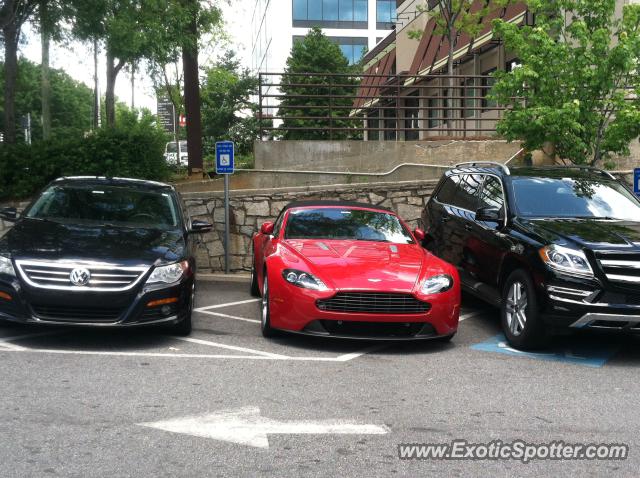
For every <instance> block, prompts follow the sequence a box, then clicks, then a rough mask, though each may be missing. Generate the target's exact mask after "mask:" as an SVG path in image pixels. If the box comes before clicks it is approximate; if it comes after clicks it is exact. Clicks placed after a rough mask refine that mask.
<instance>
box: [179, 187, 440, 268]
mask: <svg viewBox="0 0 640 478" xmlns="http://www.w3.org/2000/svg"><path fill="white" fill-rule="evenodd" d="M435 184H436V181H406V182H398V183H378V184H368V185H338V186H324V187H305V188H288V189H271V190H265V191H232V192H231V199H230V203H229V204H230V223H231V233H230V253H231V261H230V269H231V271H232V272H240V271H249V270H250V269H251V260H252V258H251V238H252V236H253V234H254V233H255V232H256V231H257V230H258V228H259V227H260V225H261V224H262V223H263V222H265V221H273V220H275V218H276V216H277V215H278V213H279V212H280V210H281V209H282V208H283V207H284V206H285V205H286V204H288V203H289V202H291V201H304V200H320V199H322V200H324V199H329V200H343V201H360V202H364V203H368V204H374V205H379V206H384V207H388V208H390V209H392V210H394V211H396V212H397V213H398V214H399V215H400V216H401V217H402V218H403V219H405V220H406V221H407V222H408V224H409V225H410V226H411V227H412V228H413V227H417V226H418V220H419V219H420V215H421V214H422V209H423V207H424V205H425V204H426V202H427V200H428V199H429V197H430V196H431V193H432V191H433V188H434V187H435ZM183 197H184V200H185V203H186V205H187V209H188V212H189V214H190V215H191V217H193V218H194V219H202V220H206V221H210V222H212V223H213V224H214V230H213V231H212V232H211V233H208V234H204V235H203V236H202V242H201V243H200V245H199V247H198V253H197V260H198V267H199V268H200V270H204V271H222V270H223V269H224V247H223V239H224V205H223V195H222V194H221V193H219V192H210V193H187V194H184V195H183Z"/></svg>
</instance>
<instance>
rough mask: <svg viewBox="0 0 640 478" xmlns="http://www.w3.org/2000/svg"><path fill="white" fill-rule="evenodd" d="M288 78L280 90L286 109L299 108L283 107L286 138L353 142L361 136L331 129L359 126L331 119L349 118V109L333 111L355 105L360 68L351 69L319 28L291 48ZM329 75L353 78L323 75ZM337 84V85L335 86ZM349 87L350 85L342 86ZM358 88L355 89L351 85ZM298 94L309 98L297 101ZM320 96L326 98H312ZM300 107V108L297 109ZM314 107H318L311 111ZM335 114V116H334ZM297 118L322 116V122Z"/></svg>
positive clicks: (353, 122)
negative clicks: (354, 97) (341, 74)
mask: <svg viewBox="0 0 640 478" xmlns="http://www.w3.org/2000/svg"><path fill="white" fill-rule="evenodd" d="M285 73H288V74H287V75H285V76H283V77H282V80H281V84H282V86H281V87H280V90H281V92H282V94H283V98H282V100H281V102H280V104H281V105H282V106H289V107H291V106H295V107H296V108H280V109H279V111H278V116H282V117H284V120H283V123H282V126H281V128H282V133H281V134H280V137H281V138H282V139H329V138H333V139H349V138H356V137H358V135H359V133H358V132H356V131H353V132H352V131H348V130H343V131H334V132H333V133H331V132H330V131H329V130H328V129H327V128H328V127H329V126H330V125H332V126H333V127H334V128H351V127H354V126H355V125H356V124H357V123H356V122H355V121H351V120H340V119H334V120H333V121H330V120H329V119H328V118H329V116H331V117H345V116H347V115H348V112H349V110H348V109H345V108H338V109H333V110H331V109H330V105H333V106H351V105H352V104H353V95H354V93H355V92H356V88H355V86H356V85H357V84H358V81H357V80H356V77H355V75H356V74H357V72H356V68H354V67H352V66H349V61H348V60H347V58H346V57H345V56H344V55H343V54H342V51H341V50H340V47H339V46H338V45H337V44H335V43H334V42H332V41H331V40H329V39H328V38H327V37H326V36H325V35H324V34H323V33H322V31H321V30H320V29H319V28H314V29H312V30H311V31H310V32H309V33H308V34H307V36H305V37H304V39H302V40H300V41H296V42H294V44H293V48H292V49H291V55H290V56H289V58H288V59H287V67H286V68H285ZM295 73H318V74H317V75H314V76H304V75H299V76H298V75H294V74H295ZM327 73H329V74H330V73H347V74H353V75H354V77H350V76H338V77H333V76H323V74H327ZM300 85H303V86H300ZM334 85H336V86H334ZM342 85H348V86H342ZM350 85H354V86H350ZM328 94H332V95H346V96H348V95H351V98H348V97H347V98H334V99H333V100H331V99H329V98H327V97H326V95H328ZM295 95H303V96H306V98H305V97H303V98H296V97H294V96H295ZM313 95H320V96H325V97H317V98H314V97H309V96H313ZM297 106H300V108H297ZM310 106H315V107H314V108H311V107H310ZM330 112H331V115H330ZM294 116H305V117H308V116H318V117H322V119H296V118H292V117H294ZM291 128H317V129H315V130H296V129H291Z"/></svg>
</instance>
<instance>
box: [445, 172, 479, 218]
mask: <svg viewBox="0 0 640 478" xmlns="http://www.w3.org/2000/svg"><path fill="white" fill-rule="evenodd" d="M482 179H483V178H482V175H481V174H465V175H463V176H461V177H460V183H459V184H458V188H457V190H456V195H455V197H454V198H453V203H452V205H453V206H455V207H458V208H461V209H466V210H467V211H473V212H475V211H476V210H477V209H478V198H479V196H480V188H481V186H482Z"/></svg>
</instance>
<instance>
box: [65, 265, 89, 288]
mask: <svg viewBox="0 0 640 478" xmlns="http://www.w3.org/2000/svg"><path fill="white" fill-rule="evenodd" d="M69 280H70V281H71V283H72V284H73V285H77V286H85V285H87V284H88V283H89V281H90V280H91V272H89V270H88V269H73V270H72V271H71V274H69Z"/></svg>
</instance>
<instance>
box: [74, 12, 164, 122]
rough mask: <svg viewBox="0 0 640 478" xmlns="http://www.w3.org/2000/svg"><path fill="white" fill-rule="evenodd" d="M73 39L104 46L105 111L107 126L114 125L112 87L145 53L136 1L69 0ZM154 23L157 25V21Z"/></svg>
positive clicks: (142, 25) (113, 90)
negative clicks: (76, 38) (98, 42)
mask: <svg viewBox="0 0 640 478" xmlns="http://www.w3.org/2000/svg"><path fill="white" fill-rule="evenodd" d="M70 3H71V7H72V9H73V19H74V24H73V29H74V33H75V34H76V36H78V37H79V38H80V39H82V40H85V41H90V42H95V41H96V40H97V41H100V42H102V43H103V44H104V47H105V50H106V57H107V81H106V89H105V110H106V120H107V121H106V122H107V126H109V127H113V126H114V125H115V121H116V111H115V102H116V98H115V85H116V80H117V78H118V74H119V73H120V71H121V70H122V68H123V67H124V66H125V65H126V64H128V63H131V62H133V61H135V60H137V59H139V58H140V57H142V56H143V55H144V53H145V46H146V45H147V41H146V36H145V35H146V33H145V30H146V28H147V25H146V24H145V23H144V19H146V18H147V16H146V15H144V14H143V13H144V12H143V6H142V4H141V1H140V0H72V1H71V2H70ZM157 21H160V20H159V19H157Z"/></svg>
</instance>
